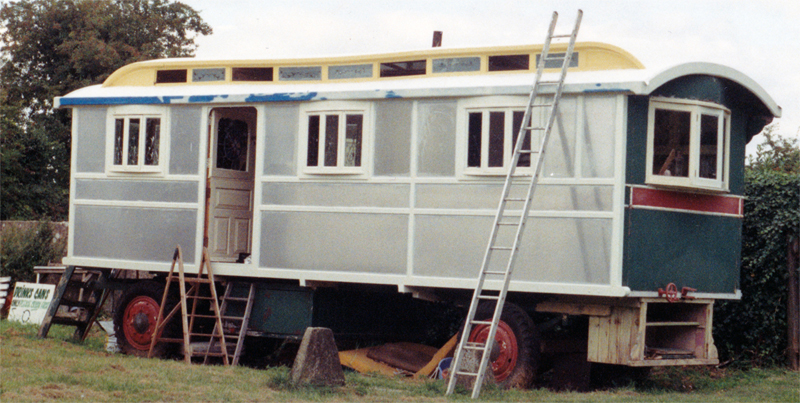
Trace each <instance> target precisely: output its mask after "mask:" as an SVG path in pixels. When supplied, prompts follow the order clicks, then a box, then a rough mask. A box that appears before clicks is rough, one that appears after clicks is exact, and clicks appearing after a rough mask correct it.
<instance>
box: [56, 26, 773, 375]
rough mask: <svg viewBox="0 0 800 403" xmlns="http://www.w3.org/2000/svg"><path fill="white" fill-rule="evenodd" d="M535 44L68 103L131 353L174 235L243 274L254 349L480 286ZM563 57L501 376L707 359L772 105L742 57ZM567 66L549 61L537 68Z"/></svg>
mask: <svg viewBox="0 0 800 403" xmlns="http://www.w3.org/2000/svg"><path fill="white" fill-rule="evenodd" d="M542 51H543V46H542V45H538V46H537V45H531V46H510V47H490V48H472V49H445V48H431V49H427V50H422V51H410V52H404V53H390V54H371V55H364V56H347V57H344V56H343V57H329V58H306V59H288V60H282V59H281V60H214V61H208V60H195V59H191V58H188V59H167V60H152V61H145V62H138V63H134V64H131V65H128V66H125V67H122V68H120V69H119V70H117V71H116V72H115V73H113V74H112V75H111V76H110V77H108V79H106V80H105V82H104V83H103V84H102V85H95V86H90V87H87V88H83V89H80V90H77V91H74V92H72V93H70V94H67V95H65V96H63V97H59V98H56V101H55V103H56V105H57V107H59V108H68V109H70V110H71V111H72V170H71V178H70V200H69V207H70V208H69V243H68V245H69V246H68V255H67V257H66V258H65V259H64V260H63V262H64V264H65V265H66V266H67V269H73V268H78V269H84V270H87V271H89V272H96V273H100V275H101V277H102V278H103V281H101V282H99V283H103V284H109V285H110V286H109V287H111V286H113V285H114V284H117V286H116V287H117V288H122V289H123V291H122V297H121V298H119V299H118V304H117V310H116V313H115V320H116V324H115V328H116V337H117V340H118V343H119V345H120V347H121V349H122V350H123V351H124V352H126V353H128V354H139V355H147V354H148V352H149V351H150V347H151V338H152V336H153V333H154V332H156V330H154V329H156V323H155V322H156V321H157V317H158V315H159V311H160V310H161V308H162V307H161V304H162V302H164V301H169V300H171V301H173V303H174V300H175V298H173V297H170V298H162V293H163V291H164V287H165V282H166V279H167V277H169V276H168V273H169V272H170V270H171V269H174V266H175V261H174V260H173V258H175V257H176V256H175V251H176V247H177V246H180V250H181V257H180V259H181V261H180V262H179V263H180V264H181V265H182V267H183V268H184V269H185V272H186V273H197V272H198V270H199V269H200V268H201V266H203V265H202V264H206V262H208V263H207V265H208V266H209V267H210V268H211V269H212V270H213V275H214V278H215V281H216V284H217V285H218V286H219V287H224V286H225V285H226V284H233V283H236V284H239V285H244V287H245V288H247V287H249V286H250V285H252V286H253V287H250V288H249V289H251V290H253V292H252V294H250V295H249V297H248V298H249V300H250V303H251V305H252V307H251V314H250V315H249V318H248V319H249V320H247V321H245V322H244V324H243V325H242V324H239V325H236V324H234V325H230V324H228V325H225V327H226V330H227V328H228V327H236V326H241V327H244V328H246V329H245V330H246V332H245V333H246V337H247V339H248V343H249V344H247V345H248V346H251V345H255V346H258V345H262V346H266V345H268V342H269V341H270V340H271V341H274V340H284V339H290V340H297V339H298V338H299V337H301V336H302V335H303V333H304V331H305V330H306V328H308V327H328V328H331V329H332V330H333V332H334V334H335V336H336V338H337V341H339V340H340V337H341V339H342V340H344V339H345V338H347V337H350V336H353V335H370V336H375V337H377V336H380V335H383V336H387V335H390V336H387V337H388V338H391V337H395V336H397V335H398V334H403V333H405V334H406V335H409V334H413V332H409V331H407V330H408V329H410V328H413V327H414V326H417V325H419V324H421V323H426V321H427V320H428V319H429V318H432V317H436V316H437V315H438V314H439V312H438V311H437V310H439V309H445V308H444V307H449V306H456V307H458V306H461V307H463V306H464V305H465V304H467V303H468V302H469V299H470V296H471V295H472V294H473V291H474V289H475V284H476V278H477V277H478V272H479V270H480V268H481V267H480V266H481V261H482V257H483V255H484V252H485V250H486V243H487V240H488V238H489V235H490V232H491V231H492V225H493V218H494V217H495V215H496V211H497V209H498V200H500V197H501V193H502V191H503V183H504V180H505V174H506V172H507V171H508V170H509V166H510V164H511V163H512V160H513V161H516V164H517V165H516V166H517V172H519V173H522V174H525V173H526V172H528V173H529V176H530V173H531V172H532V171H533V167H532V166H531V165H532V164H531V159H526V158H519V159H518V160H517V159H513V153H514V147H515V145H516V144H515V143H516V139H517V136H518V133H519V132H520V129H521V128H520V125H521V123H522V121H523V118H524V116H523V115H524V113H525V110H526V107H527V105H528V103H529V94H530V91H531V83H533V82H534V80H535V77H534V76H535V75H536V70H537V63H539V58H540V56H541V53H542ZM550 52H551V54H558V53H562V54H563V53H564V52H567V47H566V45H565V44H559V43H554V44H552V45H551V48H550ZM548 63H549V62H548ZM568 71H569V74H568V75H567V76H566V80H565V81H564V84H563V93H562V95H561V99H560V103H559V106H558V109H557V112H556V115H555V121H554V126H553V128H552V133H551V135H550V138H549V142H548V143H547V145H546V153H545V154H543V155H542V158H543V164H542V167H541V172H540V175H539V179H538V188H537V190H536V193H535V194H534V196H533V199H532V201H531V205H530V209H529V211H528V213H527V214H528V219H527V229H526V231H525V232H524V235H523V236H522V239H521V242H520V244H519V250H518V257H517V262H516V266H515V269H514V272H513V276H512V277H511V280H510V283H509V286H508V298H507V300H508V302H507V303H506V305H505V312H504V314H503V317H502V321H501V325H500V326H499V328H498V330H497V335H496V340H498V345H499V348H500V349H501V350H502V351H500V352H499V353H498V355H499V358H497V359H496V360H495V361H494V363H493V365H492V368H493V370H494V374H495V378H496V379H497V380H498V381H500V382H506V383H509V384H514V385H523V386H524V385H525V384H529V383H530V382H531V381H532V380H533V377H532V375H530V374H533V373H536V369H537V367H540V366H541V365H545V364H547V363H548V362H549V363H550V364H548V365H554V366H557V365H558V362H559V361H558V360H559V359H558V357H559V354H561V353H564V354H563V355H566V354H572V355H574V354H576V353H577V354H579V355H581V354H582V357H584V358H583V361H584V362H590V363H600V364H614V365H619V366H625V367H653V366H666V365H706V364H715V363H717V362H718V358H717V351H716V348H715V346H714V341H713V339H712V307H713V303H714V301H715V300H718V299H737V298H739V297H740V290H739V269H740V258H741V256H740V252H741V226H742V214H743V211H742V209H743V202H742V201H743V196H742V195H743V187H744V183H743V181H744V161H745V145H746V144H747V143H748V142H749V141H750V140H751V139H752V137H753V136H754V135H755V134H757V133H759V132H760V131H761V130H762V128H763V127H764V126H765V125H766V124H768V123H769V122H770V121H771V120H772V119H773V118H774V117H779V116H780V114H781V109H780V107H779V106H778V105H777V104H776V103H775V101H773V99H772V98H771V97H770V96H769V95H768V94H767V93H766V92H765V91H764V89H763V88H762V87H761V86H759V85H758V84H757V83H756V82H755V81H753V80H752V79H751V78H749V77H747V76H745V75H744V74H742V73H741V72H739V71H736V70H734V69H732V68H729V67H725V66H723V65H718V64H710V63H687V64H681V65H677V66H675V67H672V68H668V69H666V70H663V71H653V70H649V69H646V68H645V67H644V66H643V65H642V64H641V63H640V62H639V61H638V60H637V59H636V58H635V57H634V56H632V55H631V54H629V53H628V52H626V51H624V50H622V49H620V48H618V47H615V46H612V45H608V44H604V43H594V42H583V43H581V42H579V43H577V44H576V45H575V48H574V52H573V54H572V58H571V61H570V64H569V66H568ZM558 72H559V70H558V69H555V68H553V66H550V65H547V64H546V65H544V76H543V79H547V78H548V77H555V76H556V75H557V74H558ZM543 91H544V92H543V93H542V96H543V97H544V96H546V95H547V94H546V92H547V90H543ZM542 109H543V108H539V109H538V110H536V109H535V110H534V111H533V112H532V115H531V118H530V120H531V124H536V123H537V122H539V121H543V120H544V119H545V117H546V114H545V112H539V110H542ZM540 138H541V136H540V135H539V134H538V133H536V132H533V131H532V132H531V133H530V134H529V136H528V140H526V141H529V142H531V143H533V144H537V143H536V142H537V141H539V140H540ZM509 208H510V209H513V207H509ZM518 215H519V214H518ZM204 251H205V252H204ZM201 263H202V264H201ZM174 270H177V269H174ZM189 275H190V274H187V276H189ZM170 278H171V277H170ZM120 284H122V285H124V286H120ZM486 287H488V288H492V287H495V288H498V287H500V282H499V281H497V280H488V281H487V285H486ZM112 288H113V287H112ZM220 289H222V288H220ZM221 294H222V292H221V291H220V295H221ZM445 303H446V304H445ZM448 309H449V308H448ZM162 317H163V315H162ZM179 317H180V314H178V315H176V316H175V320H178V318H179ZM568 323H574V324H576V325H575V326H573V327H572V328H571V330H569V332H567V333H569V334H568V336H564V338H563V339H562V338H561V336H559V337H558V338H555V339H548V338H547V333H548V331H549V330H552V329H553V328H557V329H556V330H554V331H564V329H565V328H568V327H569V326H566V325H565V324H568ZM229 325H230V326H229ZM457 331H458V329H457V328H456V329H455V331H454V332H452V333H450V334H449V335H448V337H449V336H452V335H453V334H454V333H456V332H457ZM480 331H481V329H477V328H476V329H474V331H473V333H475V332H480ZM423 333H424V330H423ZM417 335H419V334H417ZM471 336H472V335H471ZM396 339H397V337H395V340H396ZM565 339H570V340H573V341H574V340H577V342H575V343H566V342H564V341H565ZM445 340H446V339H445ZM163 344H169V343H168V341H164V342H163ZM437 347H439V346H437ZM252 350H255V348H252ZM158 351H162V350H158ZM247 353H248V347H246V348H245V351H244V354H247ZM546 357H555V358H552V359H546ZM548 360H549V361H548ZM520 374H521V375H520Z"/></svg>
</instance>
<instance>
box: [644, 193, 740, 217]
mask: <svg viewBox="0 0 800 403" xmlns="http://www.w3.org/2000/svg"><path fill="white" fill-rule="evenodd" d="M742 201H743V199H742V198H741V197H738V196H722V195H709V194H700V193H686V192H676V191H671V190H662V189H648V188H638V187H635V188H631V206H632V207H655V208H663V209H670V210H685V211H696V212H700V213H718V214H731V215H737V216H741V215H742V214H743V208H742V206H743V204H744V203H743V202H742Z"/></svg>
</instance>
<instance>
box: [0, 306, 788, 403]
mask: <svg viewBox="0 0 800 403" xmlns="http://www.w3.org/2000/svg"><path fill="white" fill-rule="evenodd" d="M37 330H38V329H37V328H35V327H30V326H22V325H19V324H16V323H10V322H8V321H5V320H3V321H0V369H2V374H0V402H43V401H44V402H48V401H103V402H152V401H165V402H195V401H204V402H205V401H226V402H312V401H313V402H317V401H322V402H335V401H356V402H445V401H472V400H471V399H469V396H468V395H467V394H459V395H456V396H453V397H450V398H447V397H445V396H444V389H445V385H444V382H442V381H416V380H408V379H401V378H389V377H382V376H369V375H361V374H357V373H354V372H346V374H345V377H346V381H347V385H346V386H344V387H341V388H320V387H310V386H296V385H293V384H292V383H291V382H290V380H289V368H286V367H279V368H270V369H267V370H258V369H252V368H245V367H236V368H225V367H221V366H202V365H186V364H184V363H183V362H182V361H169V360H157V359H142V358H136V357H129V356H123V355H119V354H109V353H107V352H106V351H105V349H104V343H105V338H104V334H103V333H102V332H101V330H99V329H97V328H96V327H95V328H93V330H92V333H91V334H90V336H89V337H88V338H87V341H86V342H84V343H82V344H78V343H74V342H72V341H70V338H71V334H72V332H71V330H72V329H71V328H65V327H60V326H54V327H53V328H52V329H51V332H50V335H49V337H48V338H47V339H44V340H42V339H38V338H36V332H37ZM799 390H800V375H799V374H798V373H795V372H790V371H787V370H784V369H757V368H756V369H751V370H748V371H742V370H720V369H709V368H699V369H687V368H668V369H659V370H654V371H653V374H652V375H651V376H650V377H649V378H648V379H647V380H645V381H642V382H640V383H636V384H629V385H624V386H621V387H616V388H610V389H605V390H598V391H593V392H588V393H576V392H552V391H549V390H546V389H532V390H525V391H520V390H511V391H505V390H499V389H497V388H492V387H490V386H487V387H486V388H484V390H483V392H482V393H481V399H480V400H482V401H519V402H522V401H546V402H800V391H799Z"/></svg>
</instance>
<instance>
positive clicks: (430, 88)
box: [55, 70, 645, 107]
mask: <svg viewBox="0 0 800 403" xmlns="http://www.w3.org/2000/svg"><path fill="white" fill-rule="evenodd" d="M642 72H643V70H612V71H596V72H576V73H572V74H570V75H568V76H567V80H566V82H565V88H564V92H565V93H590V92H627V93H640V92H641V91H643V89H644V88H645V81H644V80H643V79H642V78H643V75H642ZM631 78H633V79H632V80H631ZM534 79H535V74H528V73H515V74H498V75H473V76H448V77H426V78H418V79H413V78H407V79H397V80H371V81H362V82H349V83H330V82H323V83H321V82H318V83H307V82H306V83H287V84H282V83H280V84H274V83H271V84H228V85H170V86H152V87H137V86H130V87H125V86H120V87H102V86H99V85H95V86H91V87H86V88H82V89H79V90H76V91H74V92H72V93H70V94H67V95H65V96H63V97H57V98H56V100H55V105H56V107H75V106H82V105H87V106H88V105H125V104H215V103H225V104H230V103H252V102H292V101H312V100H332V99H390V98H430V97H463V96H486V95H500V94H506V95H513V94H520V95H527V94H529V93H530V90H531V84H532V83H533V81H534ZM543 79H544V80H556V79H558V75H557V74H556V73H548V74H545V75H544V76H543Z"/></svg>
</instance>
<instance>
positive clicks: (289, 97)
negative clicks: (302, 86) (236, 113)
mask: <svg viewBox="0 0 800 403" xmlns="http://www.w3.org/2000/svg"><path fill="white" fill-rule="evenodd" d="M316 97H317V93H316V92H306V93H291V92H283V93H277V94H263V95H260V94H251V95H250V96H249V97H247V98H245V100H244V101H245V102H285V101H310V100H312V99H314V98H316Z"/></svg>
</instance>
